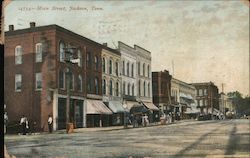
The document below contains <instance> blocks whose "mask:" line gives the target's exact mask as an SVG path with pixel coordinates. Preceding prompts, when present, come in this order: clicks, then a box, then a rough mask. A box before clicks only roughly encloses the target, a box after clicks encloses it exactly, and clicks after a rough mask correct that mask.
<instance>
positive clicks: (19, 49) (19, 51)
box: [15, 46, 23, 65]
mask: <svg viewBox="0 0 250 158" xmlns="http://www.w3.org/2000/svg"><path fill="white" fill-rule="evenodd" d="M22 54H23V49H22V47H21V46H16V48H15V64H16V65H18V64H22Z"/></svg>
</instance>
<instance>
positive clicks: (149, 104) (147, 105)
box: [143, 102, 159, 111]
mask: <svg viewBox="0 0 250 158" xmlns="http://www.w3.org/2000/svg"><path fill="white" fill-rule="evenodd" d="M143 104H144V105H145V106H146V107H147V108H148V109H150V110H155V111H159V108H158V107H157V106H155V105H154V104H153V103H150V102H143Z"/></svg>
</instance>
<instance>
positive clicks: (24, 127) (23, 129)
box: [20, 115, 53, 135]
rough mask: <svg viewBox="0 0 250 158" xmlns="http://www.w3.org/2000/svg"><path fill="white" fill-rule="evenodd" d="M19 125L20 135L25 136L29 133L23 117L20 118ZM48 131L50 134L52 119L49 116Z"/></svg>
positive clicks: (27, 124)
mask: <svg viewBox="0 0 250 158" xmlns="http://www.w3.org/2000/svg"><path fill="white" fill-rule="evenodd" d="M20 125H21V130H22V134H23V135H26V133H27V132H29V121H28V119H27V117H25V116H24V115H23V116H22V117H21V120H20ZM48 129H49V133H52V130H53V119H52V117H51V115H49V116H48Z"/></svg>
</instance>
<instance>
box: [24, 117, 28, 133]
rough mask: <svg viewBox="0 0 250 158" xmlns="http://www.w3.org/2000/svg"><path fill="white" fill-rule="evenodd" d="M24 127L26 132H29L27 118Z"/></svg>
mask: <svg viewBox="0 0 250 158" xmlns="http://www.w3.org/2000/svg"><path fill="white" fill-rule="evenodd" d="M25 125H26V132H29V121H28V119H27V117H25Z"/></svg>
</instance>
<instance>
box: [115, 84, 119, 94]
mask: <svg viewBox="0 0 250 158" xmlns="http://www.w3.org/2000/svg"><path fill="white" fill-rule="evenodd" d="M115 87H116V96H117V97H118V96H119V83H118V82H116V86H115Z"/></svg>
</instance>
